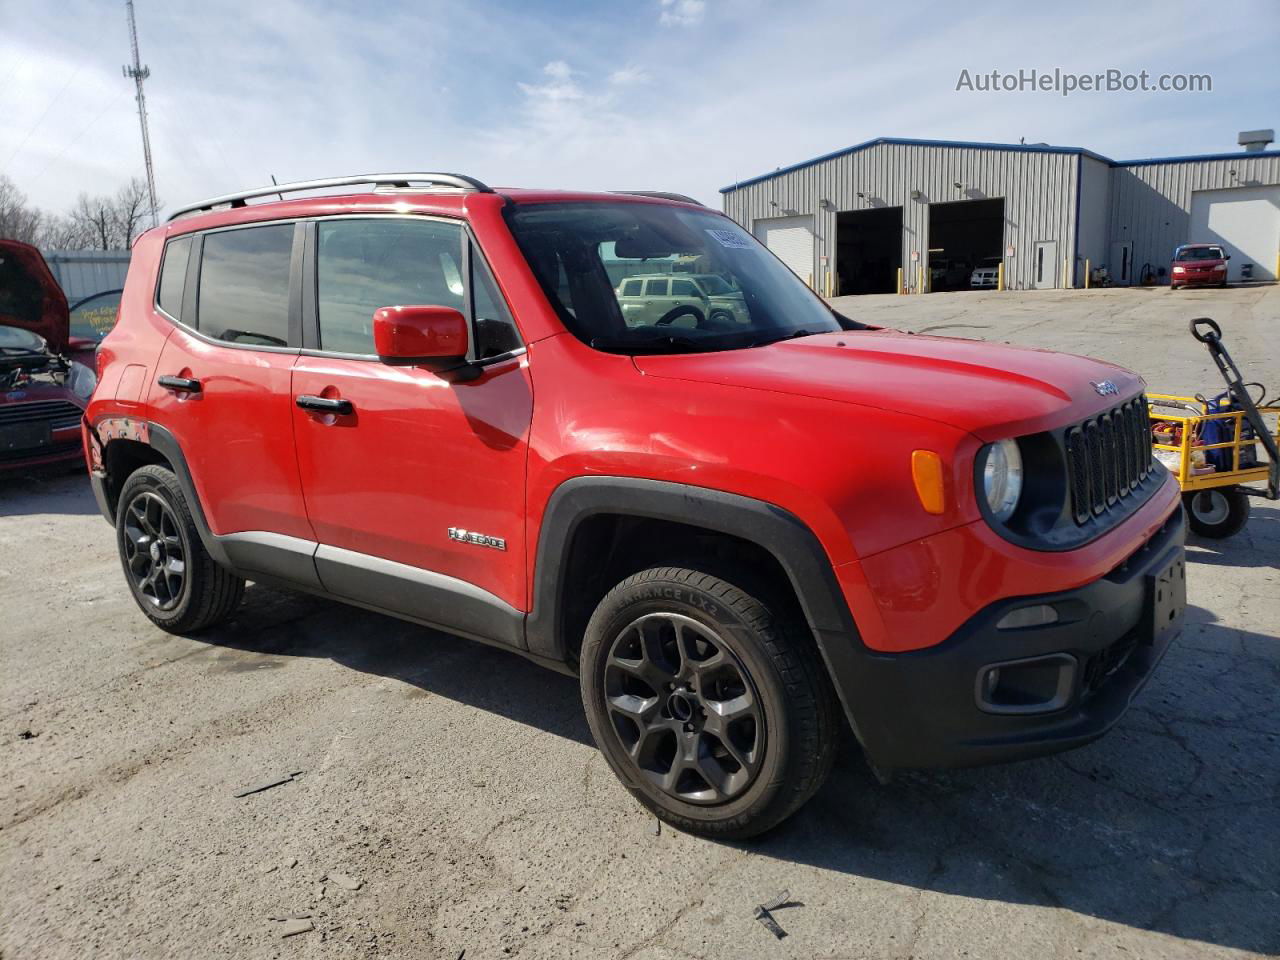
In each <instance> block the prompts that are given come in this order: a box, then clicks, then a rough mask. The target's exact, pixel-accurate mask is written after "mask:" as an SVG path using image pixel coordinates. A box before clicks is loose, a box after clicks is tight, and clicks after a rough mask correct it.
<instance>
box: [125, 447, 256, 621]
mask: <svg viewBox="0 0 1280 960" xmlns="http://www.w3.org/2000/svg"><path fill="white" fill-rule="evenodd" d="M116 544H117V546H118V547H119V550H120V563H121V565H122V566H123V567H124V576H125V580H127V581H128V583H129V590H130V591H131V592H132V593H133V599H134V600H135V601H137V604H138V606H139V607H140V608H141V609H142V612H143V613H144V614H146V615H147V618H148V619H149V620H150V621H151V622H152V623H154V624H155V625H156V626H157V627H159V628H160V629H161V630H167V631H168V632H169V633H193V632H195V631H197V630H203V629H205V628H206V627H212V626H214V625H216V624H218V623H221V622H222V621H223V620H225V619H226V618H227V617H229V616H230V615H231V613H232V612H233V611H234V610H235V608H236V607H237V606H238V605H239V603H240V597H241V595H242V594H243V593H244V581H243V580H242V579H240V578H239V577H237V576H235V575H234V574H232V573H231V572H230V571H228V570H224V569H223V568H222V567H220V566H218V564H217V563H216V562H214V559H213V558H212V557H211V556H209V553H208V551H207V550H205V548H204V544H203V543H202V542H201V541H200V533H199V531H198V530H197V529H196V525H195V520H194V519H193V518H192V516H191V509H190V507H189V506H188V505H187V500H186V497H185V495H184V494H183V492H182V487H181V486H180V485H179V484H178V478H177V477H176V476H175V475H174V473H173V471H172V470H169V469H168V468H167V467H163V466H160V465H158V464H153V465H150V466H145V467H141V468H139V469H138V470H135V471H134V472H133V473H132V474H130V475H129V478H128V479H127V480H125V482H124V487H123V488H122V489H121V490H120V500H119V503H118V504H117V507H116Z"/></svg>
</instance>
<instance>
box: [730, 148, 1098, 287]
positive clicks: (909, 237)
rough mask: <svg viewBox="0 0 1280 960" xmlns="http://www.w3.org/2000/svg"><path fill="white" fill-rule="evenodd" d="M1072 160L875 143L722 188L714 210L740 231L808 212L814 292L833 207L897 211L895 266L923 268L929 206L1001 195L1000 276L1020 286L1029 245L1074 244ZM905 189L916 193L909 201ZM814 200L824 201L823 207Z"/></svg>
mask: <svg viewBox="0 0 1280 960" xmlns="http://www.w3.org/2000/svg"><path fill="white" fill-rule="evenodd" d="M1079 162H1080V155H1079V154H1077V153H1073V152H1049V151H1020V150H992V149H982V148H976V147H953V146H921V145H906V144H892V143H883V144H876V145H873V146H870V147H867V148H866V149H863V150H859V151H857V152H854V153H849V154H845V155H843V156H836V157H832V158H831V159H828V160H823V161H820V162H818V163H814V164H812V165H810V166H807V167H804V168H802V169H799V170H793V171H790V172H786V173H780V174H778V175H777V176H776V177H772V178H770V179H768V180H764V181H761V182H759V183H753V184H749V185H747V186H743V187H739V188H737V189H734V190H731V191H730V192H728V193H726V194H724V195H723V207H724V211H725V213H727V214H728V215H729V216H731V217H732V218H733V219H734V220H736V221H737V222H738V223H740V224H742V225H743V226H744V227H745V228H746V229H748V230H751V229H752V227H753V224H754V221H755V220H757V219H760V218H764V217H778V216H785V215H788V214H789V213H812V214H814V217H815V222H814V232H815V243H814V263H813V276H814V285H815V287H817V288H818V289H819V290H821V289H822V288H823V282H824V281H823V277H824V274H825V271H826V270H828V269H830V270H832V271H834V270H835V256H836V214H837V212H839V211H842V210H865V209H868V208H870V207H871V206H890V207H897V206H900V207H902V208H903V238H902V263H903V266H904V268H910V267H912V266H914V264H913V262H912V260H911V254H912V252H913V251H918V252H919V260H918V261H917V263H918V264H919V265H921V266H927V264H928V253H927V251H928V249H929V238H928V230H929V204H930V203H946V202H951V201H955V200H964V199H982V198H992V199H994V198H1003V199H1004V201H1005V210H1004V213H1005V235H1004V246H1005V247H1009V246H1012V247H1014V256H1013V257H1012V258H1010V259H1008V261H1007V262H1006V265H1005V270H1006V276H1007V280H1008V283H1009V285H1010V286H1011V287H1013V288H1015V289H1020V288H1025V287H1030V286H1031V266H1032V263H1031V252H1032V248H1033V246H1034V244H1035V243H1036V242H1037V241H1041V240H1056V241H1057V244H1058V251H1059V256H1069V255H1070V254H1071V251H1072V250H1073V248H1074V245H1075V235H1074V229H1075V221H1076V217H1075V207H1076V189H1077V173H1078V167H1079ZM957 182H959V183H960V184H961V186H960V187H959V188H957V187H956V186H955V184H956V183H957ZM913 190H915V191H919V194H920V195H919V197H918V198H917V199H914V200H913V199H912V198H911V193H912V191H913ZM859 192H862V193H863V194H864V195H865V196H864V197H863V198H859V197H858V196H857V194H858V193H859ZM822 200H828V201H830V203H831V206H830V207H829V208H823V207H822V206H821V205H820V201H822ZM823 256H826V257H828V262H827V263H826V264H823V263H822V261H821V259H820V258H821V257H823ZM1059 269H1060V268H1059Z"/></svg>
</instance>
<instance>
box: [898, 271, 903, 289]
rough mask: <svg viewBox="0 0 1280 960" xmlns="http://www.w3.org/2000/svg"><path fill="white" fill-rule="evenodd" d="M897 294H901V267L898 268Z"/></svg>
mask: <svg viewBox="0 0 1280 960" xmlns="http://www.w3.org/2000/svg"><path fill="white" fill-rule="evenodd" d="M898 296H902V268H901V267H899V268H898Z"/></svg>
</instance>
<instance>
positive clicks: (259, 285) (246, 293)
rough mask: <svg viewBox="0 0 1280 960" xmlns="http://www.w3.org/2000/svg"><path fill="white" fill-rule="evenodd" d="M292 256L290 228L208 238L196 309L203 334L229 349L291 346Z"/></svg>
mask: <svg viewBox="0 0 1280 960" xmlns="http://www.w3.org/2000/svg"><path fill="white" fill-rule="evenodd" d="M292 252H293V224H292V223H287V224H272V225H271V226H266V227H245V228H241V229H236V230H223V231H220V232H218V233H209V234H206V235H205V238H204V254H203V257H202V258H201V261H200V295H199V298H198V306H197V323H198V326H199V329H200V332H201V333H203V334H204V335H205V336H208V337H212V338H213V339H215V340H226V341H228V342H229V343H239V344H245V345H250V346H268V347H287V346H290V343H289V260H290V257H291V255H292Z"/></svg>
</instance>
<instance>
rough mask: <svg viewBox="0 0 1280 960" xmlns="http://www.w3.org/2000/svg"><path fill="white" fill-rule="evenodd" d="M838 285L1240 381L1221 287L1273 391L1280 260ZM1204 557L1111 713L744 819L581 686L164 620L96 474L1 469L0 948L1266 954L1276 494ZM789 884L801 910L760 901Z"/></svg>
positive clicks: (863, 775) (263, 621) (871, 314)
mask: <svg viewBox="0 0 1280 960" xmlns="http://www.w3.org/2000/svg"><path fill="white" fill-rule="evenodd" d="M845 306H846V308H848V309H852V310H853V311H854V312H855V313H856V314H857V315H859V316H862V317H863V318H865V319H871V320H877V321H879V322H884V323H890V324H894V325H899V326H904V327H908V328H912V329H922V328H924V327H932V328H933V329H935V330H936V331H937V332H939V333H949V334H954V335H962V336H982V337H988V338H991V339H999V340H1011V341H1013V342H1018V343H1028V344H1035V345H1040V346H1047V347H1056V348H1069V349H1073V350H1075V351H1076V352H1082V353H1090V354H1094V355H1097V356H1104V357H1108V358H1112V359H1116V360H1118V361H1119V362H1121V363H1125V364H1127V365H1130V366H1133V367H1135V368H1137V369H1139V370H1140V371H1142V372H1143V373H1144V374H1146V376H1147V379H1148V380H1149V381H1150V382H1151V385H1152V387H1153V388H1162V387H1163V388H1166V389H1171V390H1181V389H1189V390H1195V389H1201V390H1204V389H1205V388H1206V387H1207V386H1208V387H1211V386H1213V385H1214V384H1215V383H1216V371H1214V370H1213V368H1212V367H1211V366H1210V365H1209V361H1208V357H1207V354H1205V353H1204V351H1203V348H1201V347H1199V346H1198V345H1196V344H1194V343H1191V342H1190V338H1189V337H1187V336H1186V335H1185V334H1184V333H1183V324H1184V321H1183V318H1185V317H1186V316H1188V315H1194V313H1196V312H1199V310H1200V308H1201V307H1202V306H1210V307H1212V312H1213V314H1214V315H1215V316H1216V317H1218V319H1220V320H1223V321H1225V324H1224V325H1225V326H1226V328H1227V332H1228V336H1229V338H1230V339H1229V345H1230V346H1231V347H1233V348H1235V351H1236V354H1237V357H1238V359H1239V360H1240V361H1242V362H1244V361H1245V360H1246V358H1247V359H1248V361H1249V364H1250V367H1251V369H1252V370H1253V371H1254V373H1255V374H1258V375H1261V376H1263V377H1264V378H1265V377H1270V379H1271V380H1272V381H1273V384H1272V386H1273V388H1280V358H1278V357H1277V355H1276V351H1277V343H1278V342H1280V337H1278V336H1277V334H1276V329H1277V319H1276V318H1277V315H1280V288H1276V287H1270V288H1260V289H1254V290H1228V291H1225V292H1217V291H1214V292H1212V293H1209V292H1206V293H1197V292H1192V293H1181V294H1176V295H1172V294H1170V293H1169V292H1168V291H1167V290H1158V291H1129V290H1114V291H1095V292H1091V293H1089V294H1083V293H1076V294H1067V293H1059V292H1030V293H1022V294H1002V295H996V294H951V295H946V294H937V295H933V296H929V297H867V298H860V299H858V300H856V301H853V302H852V306H851V307H850V306H849V304H847V303H846V305H845ZM1190 558H1191V561H1192V562H1191V565H1190V570H1189V580H1190V586H1189V597H1190V604H1191V606H1190V610H1189V617H1188V620H1189V623H1188V628H1187V630H1186V633H1185V635H1184V637H1183V639H1182V640H1181V642H1179V643H1178V644H1177V645H1176V646H1175V647H1174V648H1173V649H1172V650H1171V651H1170V653H1169V655H1168V657H1167V658H1166V659H1165V662H1164V664H1163V665H1162V667H1161V668H1160V670H1159V671H1158V673H1157V675H1156V677H1155V678H1154V680H1153V681H1152V683H1151V685H1150V686H1149V687H1148V689H1147V690H1146V691H1145V693H1144V694H1143V696H1142V697H1141V698H1140V701H1139V703H1138V704H1137V705H1136V706H1135V708H1134V709H1133V710H1131V711H1130V713H1129V714H1128V715H1127V716H1126V717H1125V719H1124V720H1123V721H1122V723H1121V724H1120V726H1119V727H1118V728H1117V729H1116V730H1115V731H1113V732H1112V734H1111V735H1109V736H1108V737H1106V738H1105V739H1103V740H1102V741H1100V742H1099V743H1097V744H1094V745H1092V746H1090V747H1087V748H1085V749H1082V750H1078V751H1076V752H1074V753H1069V754H1065V755H1062V756H1059V757H1055V758H1049V759H1045V760H1038V761H1032V762H1027V763H1022V764H1017V765H1012V766H1006V767H996V768H988V769H981V770H971V771H963V772H957V773H948V774H914V775H910V776H905V777H901V778H899V779H898V780H896V781H895V782H893V783H892V784H891V785H889V786H885V787H882V786H879V785H878V784H877V783H876V782H875V780H874V779H873V778H872V777H871V775H870V774H869V773H868V771H867V770H866V768H865V766H864V765H863V764H862V761H861V760H860V758H859V756H858V754H857V752H856V750H855V749H854V748H853V747H851V746H846V747H845V749H844V750H843V751H842V754H841V758H840V761H839V763H838V765H837V769H836V772H835V774H834V776H833V777H832V779H831V781H830V782H829V783H828V785H827V786H826V788H825V789H824V790H823V791H822V792H821V793H820V794H819V795H818V796H817V798H816V799H815V800H814V801H813V802H812V803H811V804H810V805H809V806H808V807H806V808H805V809H804V810H803V811H801V813H800V814H799V815H798V816H796V817H795V818H793V819H792V820H791V821H790V822H788V823H787V824H785V825H784V826H783V827H781V828H780V829H778V830H777V831H775V832H773V833H771V834H770V835H768V836H767V837H765V838H763V839H762V840H759V841H756V842H753V843H747V844H722V843H712V842H708V841H703V840H699V839H695V838H693V837H689V836H686V835H682V834H679V833H675V832H672V831H670V830H663V831H662V832H661V833H660V834H658V833H655V832H654V825H655V821H654V820H653V819H652V818H651V817H648V816H646V815H644V814H643V813H642V812H641V810H640V809H639V807H637V806H636V805H635V804H634V803H633V802H632V801H631V799H630V798H629V796H628V795H627V794H626V793H625V792H624V791H623V789H622V788H621V787H620V786H619V785H618V784H617V783H616V782H615V780H614V779H613V777H612V775H611V774H610V772H609V771H608V769H607V767H606V766H605V764H604V762H603V760H602V759H601V758H600V757H599V755H598V754H597V753H596V751H595V749H594V748H593V747H592V746H591V744H590V737H589V734H588V731H587V726H586V723H585V721H584V720H583V717H582V713H581V706H580V703H579V700H578V692H577V688H576V684H575V682H574V681H572V680H570V679H568V678H565V677H561V676H558V675H555V674H552V673H549V672H546V671H543V670H541V669H540V668H538V667H536V666H533V665H531V664H529V663H526V662H525V661H523V660H521V659H519V658H518V657H515V656H514V655H510V654H506V653H503V652H500V651H496V650H492V649H488V648H485V647H482V646H478V645H473V644H469V643H467V642H465V641H462V640H459V639H456V638H453V637H449V636H444V635H441V634H437V633H433V632H432V631H429V630H425V629H421V628H418V627H415V626H412V625H407V624H404V623H401V622H398V621H396V620H392V619H388V618H385V617H381V616H377V615H374V614H370V613H365V612H362V611H358V610H354V609H350V608H345V607H343V606H340V605H338V604H334V603H328V602H325V601H322V600H317V599H313V598H307V597H301V596H293V595H287V594H281V593H276V592H273V591H270V590H267V589H265V588H261V587H256V586H251V587H250V588H249V590H248V592H247V595H246V600H245V603H244V606H243V607H242V608H241V610H240V612H239V613H238V614H237V616H236V617H235V619H234V620H233V621H232V622H231V623H230V624H229V625H227V626H226V627H224V628H223V629H221V630H219V631H217V632H215V633H211V634H207V635H203V636H200V637H192V638H179V637H171V636H168V635H166V634H163V633H161V632H160V631H158V630H156V629H154V628H152V627H151V626H150V624H149V623H148V622H147V621H146V620H145V619H144V618H143V617H142V616H141V615H140V614H139V613H138V612H137V610H136V609H135V607H134V605H133V602H132V600H131V599H130V598H129V594H128V592H127V590H126V588H125V586H124V583H123V581H122V577H121V572H120V568H119V564H118V561H117V560H116V556H115V550H114V544H113V539H112V534H111V530H110V528H109V527H108V526H107V525H106V524H105V523H103V522H102V520H101V518H100V517H99V516H98V515H97V513H96V510H95V508H94V505H93V500H92V497H91V496H90V494H89V491H88V488H87V485H86V483H85V481H84V480H83V478H82V477H81V476H80V475H61V476H52V477H48V476H46V477H43V478H40V479H38V480H34V481H33V480H31V479H26V480H23V479H10V480H7V481H0V711H2V712H3V721H2V722H0V957H2V958H3V960H17V958H22V960H25V958H31V957H34V958H55V957H74V958H82V957H86V956H93V957H143V958H151V957H155V958H160V957H163V958H173V957H201V958H206V957H255V958H256V957H402V958H418V957H424V958H435V957H440V958H449V960H455V958H457V957H459V956H460V955H461V954H462V952H463V951H464V950H465V952H466V957H467V958H468V960H479V958H487V957H494V958H502V957H507V956H514V955H519V956H522V957H527V958H541V957H548V958H553V957H554V958H560V957H582V958H599V957H612V958H647V960H657V958H680V957H699V958H711V957H715V958H738V957H748V956H750V957H755V956H759V957H769V958H774V957H776V958H788V957H823V958H828V957H842V958H855V957H868V958H870V957H875V958H880V957H894V958H907V957H915V958H934V957H965V956H969V957H1008V958H1018V960H1023V958H1028V957H1037V958H1039V957H1064V958H1077V957H1130V958H1132V957H1141V958H1152V957H1186V958H1193V957H1194V958H1204V957H1239V956H1249V955H1253V954H1263V955H1266V954H1270V953H1272V952H1274V951H1277V950H1280V895H1278V892H1277V878H1280V815H1278V814H1277V800H1278V799H1280V743H1278V741H1277V737H1278V736H1280V719H1277V712H1276V710H1275V705H1276V690H1277V681H1280V638H1277V636H1276V633H1277V629H1276V626H1275V625H1276V622H1277V619H1278V615H1280V583H1278V580H1280V577H1278V576H1277V563H1278V562H1280V510H1278V509H1277V508H1276V507H1275V506H1273V505H1269V504H1265V503H1263V502H1259V503H1257V504H1256V505H1255V513H1254V517H1253V519H1252V520H1251V522H1250V525H1249V527H1248V528H1247V530H1246V532H1245V533H1244V534H1243V535H1241V536H1239V537H1237V538H1236V539H1234V540H1231V541H1228V542H1224V543H1208V542H1193V544H1192V547H1191V550H1190ZM288 774H294V775H295V776H294V777H293V779H291V780H290V781H289V782H286V783H284V784H282V785H279V786H276V787H273V788H271V789H267V790H264V791H262V792H259V793H255V794H252V795H250V796H246V797H241V798H237V797H235V796H234V794H235V793H237V792H240V791H241V790H243V789H244V788H246V787H249V786H252V785H254V784H258V783H261V782H263V781H267V780H272V779H278V778H282V777H284V776H287V775H288ZM353 887H354V888H355V889H352V888H353ZM781 891H788V892H789V898H790V900H791V901H792V902H793V905H790V906H786V907H783V908H780V909H778V910H777V911H776V912H775V917H776V919H777V922H778V923H779V924H780V925H781V927H782V928H783V929H784V930H785V931H786V933H787V936H786V938H785V939H781V940H779V939H775V938H774V936H773V935H772V934H770V933H769V932H768V931H767V930H766V929H765V927H764V926H763V925H762V924H760V923H758V922H757V921H756V920H754V919H753V917H752V907H753V905H754V904H756V903H758V902H760V901H762V900H766V899H768V898H771V897H773V896H774V895H776V894H778V893H780V892H781ZM280 918H284V919H280ZM297 918H301V919H300V921H298V922H296V923H290V922H289V921H290V920H296V919H297ZM295 927H300V928H303V932H301V933H299V934H297V935H296V936H290V937H285V936H284V934H285V933H286V932H287V931H288V930H290V929H293V928H295ZM307 928H309V929H307Z"/></svg>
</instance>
